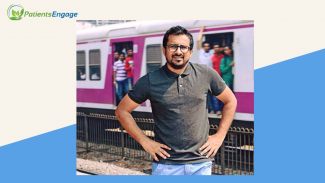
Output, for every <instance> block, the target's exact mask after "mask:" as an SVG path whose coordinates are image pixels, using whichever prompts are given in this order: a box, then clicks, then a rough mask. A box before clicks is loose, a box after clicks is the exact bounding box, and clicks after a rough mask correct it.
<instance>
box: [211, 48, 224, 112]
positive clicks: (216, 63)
mask: <svg viewBox="0 0 325 183" xmlns="http://www.w3.org/2000/svg"><path fill="white" fill-rule="evenodd" d="M213 50H214V54H213V55H212V57H211V61H212V65H213V69H214V70H215V71H217V72H218V74H219V75H220V76H221V71H220V62H221V59H223V57H224V55H223V54H221V46H220V44H219V43H218V42H214V43H213ZM212 100H213V104H214V110H215V111H217V115H221V111H222V108H223V103H222V102H221V101H220V100H218V99H217V98H216V97H212Z"/></svg>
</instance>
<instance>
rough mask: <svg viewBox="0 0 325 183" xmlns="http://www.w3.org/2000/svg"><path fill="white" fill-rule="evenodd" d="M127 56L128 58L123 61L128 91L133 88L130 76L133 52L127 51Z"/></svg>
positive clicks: (131, 75)
mask: <svg viewBox="0 0 325 183" xmlns="http://www.w3.org/2000/svg"><path fill="white" fill-rule="evenodd" d="M127 55H128V57H126V59H125V71H126V72H127V73H126V77H127V82H128V87H129V89H131V88H132V86H133V74H132V70H133V50H132V49H129V50H128V52H127Z"/></svg>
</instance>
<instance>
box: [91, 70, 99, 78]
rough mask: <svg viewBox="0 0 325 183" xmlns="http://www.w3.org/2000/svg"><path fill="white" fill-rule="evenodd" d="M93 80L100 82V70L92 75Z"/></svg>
mask: <svg viewBox="0 0 325 183" xmlns="http://www.w3.org/2000/svg"><path fill="white" fill-rule="evenodd" d="M91 79H93V80H96V79H97V80H99V79H100V72H99V69H96V71H95V73H94V74H93V75H91Z"/></svg>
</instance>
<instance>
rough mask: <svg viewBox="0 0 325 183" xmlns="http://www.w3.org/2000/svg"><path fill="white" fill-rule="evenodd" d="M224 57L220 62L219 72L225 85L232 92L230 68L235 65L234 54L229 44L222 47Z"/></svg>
mask: <svg viewBox="0 0 325 183" xmlns="http://www.w3.org/2000/svg"><path fill="white" fill-rule="evenodd" d="M223 48H224V49H223V50H224V52H225V57H224V58H223V59H222V60H221V62H220V71H221V74H222V79H223V80H224V81H225V83H226V85H227V86H228V87H229V88H230V89H231V90H233V88H234V75H233V73H232V67H233V66H234V65H235V62H234V53H233V49H232V46H231V45H230V44H227V45H224V47H223Z"/></svg>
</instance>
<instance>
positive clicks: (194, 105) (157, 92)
mask: <svg viewBox="0 0 325 183" xmlns="http://www.w3.org/2000/svg"><path fill="white" fill-rule="evenodd" d="M225 88H226V84H225V82H224V81H223V80H222V78H221V77H220V76H219V74H218V73H217V72H216V71H215V70H213V69H211V68H209V67H207V66H205V65H201V64H194V63H190V62H189V63H188V64H187V66H186V68H185V70H184V72H183V74H180V75H179V74H176V73H174V72H172V71H170V70H169V69H168V67H167V65H164V66H162V67H160V68H159V69H157V70H154V71H151V72H149V73H148V74H146V75H145V76H143V77H141V78H140V79H139V80H138V81H137V83H136V84H135V85H134V86H133V88H132V89H131V90H130V91H129V93H128V95H129V97H130V98H131V100H133V101H134V102H136V103H138V104H141V103H143V102H145V101H146V100H147V99H149V100H150V102H151V107H152V114H153V118H154V121H155V129H154V133H155V140H156V141H157V142H159V143H162V144H165V145H167V146H169V147H170V148H171V149H172V150H166V151H167V152H168V153H169V154H170V157H167V159H163V158H161V157H160V156H157V157H158V158H159V162H158V163H164V164H188V163H200V162H204V161H211V160H212V159H211V158H208V159H207V158H205V156H204V155H203V156H201V155H200V151H199V149H200V147H201V146H202V145H203V144H204V143H205V142H206V141H207V140H208V136H209V121H208V111H207V93H211V94H212V95H215V96H217V95H219V94H221V93H222V92H223V90H224V89H225ZM154 161H155V160H154Z"/></svg>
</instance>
